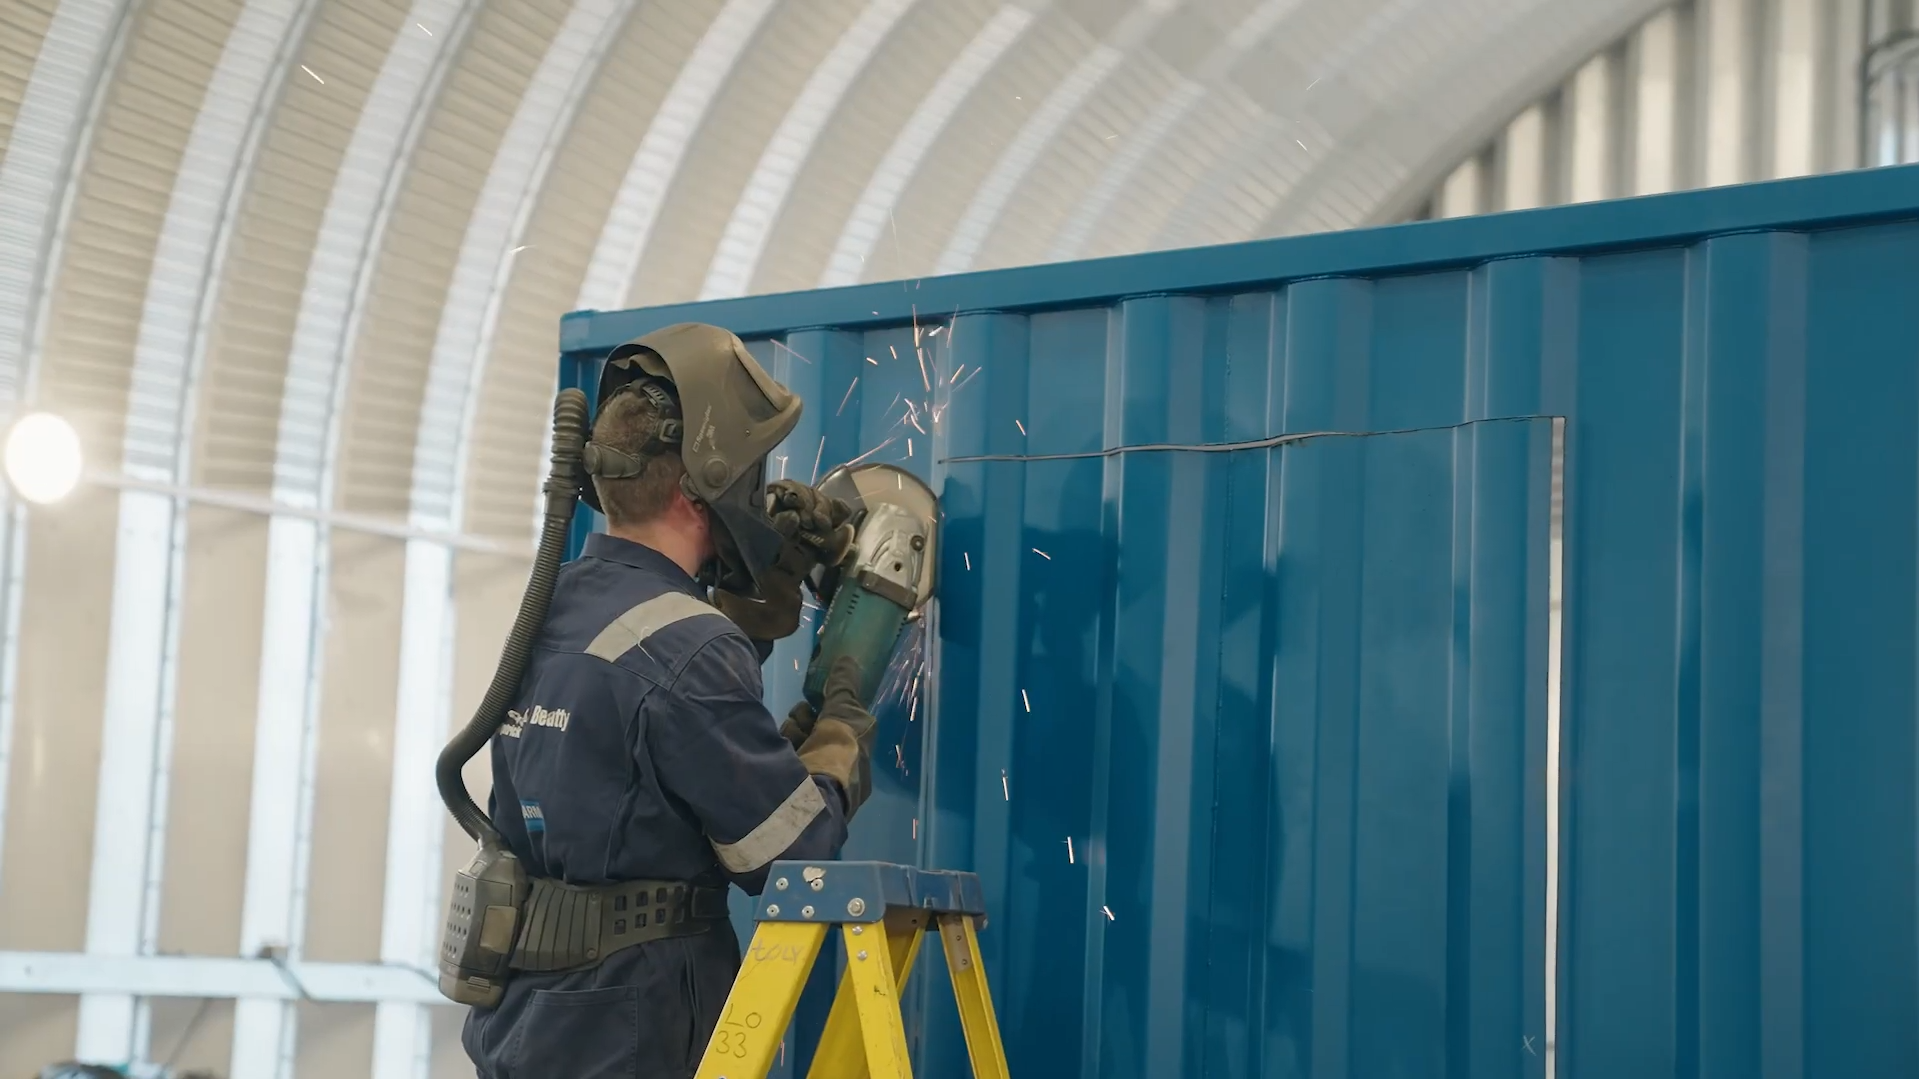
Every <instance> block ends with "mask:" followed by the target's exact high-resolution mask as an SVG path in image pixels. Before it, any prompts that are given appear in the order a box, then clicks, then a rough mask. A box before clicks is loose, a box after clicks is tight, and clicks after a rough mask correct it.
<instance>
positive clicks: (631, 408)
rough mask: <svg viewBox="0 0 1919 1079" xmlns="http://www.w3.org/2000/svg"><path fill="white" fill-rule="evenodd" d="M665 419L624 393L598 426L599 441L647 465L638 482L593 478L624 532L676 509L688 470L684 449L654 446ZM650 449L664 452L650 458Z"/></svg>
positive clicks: (639, 397)
mask: <svg viewBox="0 0 1919 1079" xmlns="http://www.w3.org/2000/svg"><path fill="white" fill-rule="evenodd" d="M661 418H662V417H661V415H660V409H659V406H657V405H655V404H654V403H653V400H652V399H651V398H649V397H648V396H647V395H646V394H643V393H622V394H617V395H615V396H614V397H613V399H612V400H610V401H608V402H607V403H606V404H605V405H604V406H603V407H602V408H601V409H600V414H599V416H597V417H596V418H595V419H594V421H593V441H595V442H598V443H599V444H600V445H602V446H605V447H607V448H609V449H615V450H619V451H620V452H622V453H627V454H631V455H633V456H634V457H637V458H639V459H640V460H641V461H644V462H645V463H646V467H645V469H644V470H643V471H642V472H641V473H640V474H639V475H638V476H635V477H633V478H632V479H619V480H610V479H604V478H602V477H599V476H595V477H593V487H594V490H596V491H598V492H599V495H600V509H601V510H602V511H603V512H605V514H606V522H607V524H608V525H611V526H613V527H615V528H620V527H625V526H630V525H642V524H646V523H647V522H648V521H651V520H653V519H654V518H657V517H658V516H660V515H661V514H662V513H665V512H666V507H668V506H670V505H672V503H673V492H674V491H677V490H679V487H680V477H681V476H684V475H685V474H686V466H685V465H684V464H682V463H681V462H680V454H679V447H678V446H668V447H665V448H662V447H661V446H660V445H659V443H656V442H653V437H654V436H655V435H657V434H658V433H659V430H660V420H661ZM649 443H651V448H652V449H654V450H659V451H660V452H655V453H648V452H646V451H647V450H648V448H649Z"/></svg>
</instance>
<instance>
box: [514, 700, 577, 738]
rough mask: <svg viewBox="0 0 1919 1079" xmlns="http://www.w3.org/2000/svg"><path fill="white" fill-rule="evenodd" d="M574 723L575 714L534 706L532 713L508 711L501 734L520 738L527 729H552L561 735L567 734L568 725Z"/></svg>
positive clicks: (559, 709)
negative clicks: (529, 727) (531, 727)
mask: <svg viewBox="0 0 1919 1079" xmlns="http://www.w3.org/2000/svg"><path fill="white" fill-rule="evenodd" d="M571 722H573V713H571V712H569V711H567V710H566V709H564V708H542V707H540V706H539V705H537V704H536V705H534V706H533V710H532V711H530V712H521V711H508V712H507V714H506V722H505V723H503V724H501V725H500V733H501V734H504V735H506V736H507V737H508V738H518V737H519V736H520V735H521V734H523V733H525V731H526V728H527V727H528V726H529V725H531V726H534V727H552V728H553V729H554V730H557V731H559V732H560V733H561V734H565V733H566V725H567V724H568V723H571Z"/></svg>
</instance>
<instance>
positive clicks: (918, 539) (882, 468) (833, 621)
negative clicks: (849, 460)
mask: <svg viewBox="0 0 1919 1079" xmlns="http://www.w3.org/2000/svg"><path fill="white" fill-rule="evenodd" d="M819 490H820V493H821V494H825V495H829V496H831V497H833V498H838V499H842V500H844V501H845V502H846V503H847V504H848V505H849V506H852V507H853V518H852V519H853V528H854V551H853V555H852V558H851V561H850V562H849V563H847V564H844V565H842V566H839V567H834V568H832V569H827V570H822V571H820V573H819V575H818V577H817V579H816V580H815V582H814V583H815V586H816V587H815V591H818V592H820V593H821V594H823V595H829V596H830V597H831V598H830V599H829V600H828V601H827V607H826V617H825V619H824V620H823V622H822V623H821V625H820V630H819V636H818V638H817V639H816V640H815V642H814V647H813V659H812V663H811V664H810V665H809V666H808V667H807V669H806V683H805V694H806V699H807V701H808V703H810V704H812V705H813V707H814V708H818V707H819V706H820V703H821V701H820V698H821V694H822V692H823V691H824V689H825V685H826V675H827V672H828V671H831V670H832V669H833V663H834V661H835V660H837V659H839V657H841V656H846V655H850V656H853V657H854V658H856V659H858V660H859V662H860V672H861V675H862V677H861V686H860V699H861V700H862V701H864V702H866V704H867V705H868V706H869V707H870V706H871V705H872V704H873V703H874V697H875V696H876V695H877V694H878V693H879V690H880V687H881V685H882V683H883V682H884V680H885V677H886V672H887V665H888V661H889V660H890V659H891V657H892V655H893V650H894V648H895V647H896V646H897V644H898V642H899V639H900V633H901V631H902V630H904V629H905V628H906V624H907V622H908V620H909V619H911V618H912V617H913V616H914V614H915V612H917V611H918V610H919V609H920V608H921V607H922V606H924V605H925V604H926V602H927V600H929V599H931V598H932V597H933V592H934V569H935V566H936V565H937V559H936V557H935V556H936V554H937V549H936V544H937V542H938V529H939V499H938V497H937V496H935V495H934V494H933V492H932V489H931V488H929V487H927V486H926V484H924V483H922V482H921V481H920V479H919V478H918V477H917V476H914V475H913V474H912V473H910V472H907V471H906V470H904V469H901V468H898V467H895V466H893V465H889V464H868V465H859V466H856V467H853V468H846V467H844V466H842V467H840V468H836V469H834V470H833V471H831V472H829V473H827V475H826V477H825V478H824V479H822V480H821V481H820V484H819Z"/></svg>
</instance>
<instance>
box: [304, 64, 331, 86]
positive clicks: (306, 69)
mask: <svg viewBox="0 0 1919 1079" xmlns="http://www.w3.org/2000/svg"><path fill="white" fill-rule="evenodd" d="M300 70H301V71H304V72H306V73H307V74H309V75H313V69H312V68H310V67H308V66H306V65H305V64H301V65H300ZM313 81H314V82H317V83H319V84H320V85H321V86H325V85H326V80H325V79H323V78H321V77H320V76H318V75H313Z"/></svg>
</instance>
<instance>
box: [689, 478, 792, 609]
mask: <svg viewBox="0 0 1919 1079" xmlns="http://www.w3.org/2000/svg"><path fill="white" fill-rule="evenodd" d="M706 507H707V512H708V514H709V520H710V521H711V523H712V526H713V549H714V551H715V552H716V554H717V555H718V558H719V562H720V575H719V581H718V582H717V583H719V584H720V586H721V587H723V588H725V589H726V590H727V591H729V592H735V593H738V594H740V595H748V596H756V595H758V594H759V579H760V574H761V573H763V572H764V571H765V570H766V568H767V567H768V566H770V565H772V564H773V560H774V559H776V558H778V557H779V553H780V545H781V543H783V542H784V539H783V537H781V535H780V534H779V532H778V531H777V530H776V529H774V527H773V524H772V522H771V521H769V520H768V519H767V516H766V465H765V462H761V463H759V464H756V465H754V466H753V467H752V468H750V469H748V470H747V471H746V473H745V474H743V475H742V476H740V478H739V479H738V480H737V481H736V482H735V483H734V484H733V486H731V487H729V488H727V489H726V491H725V493H724V494H722V495H720V497H718V498H716V499H714V500H712V501H710V502H708V503H707V504H706Z"/></svg>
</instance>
